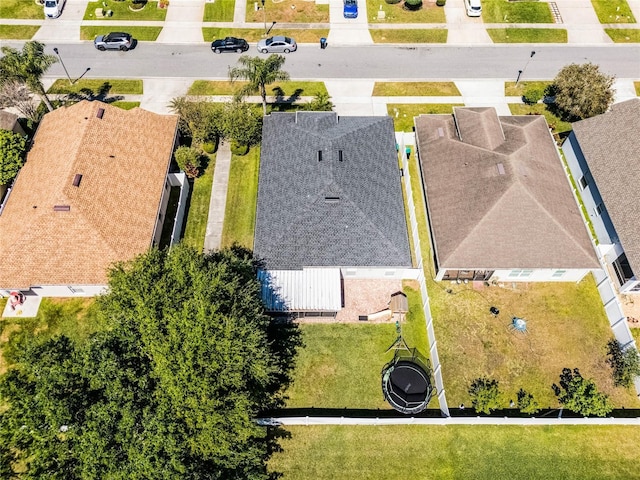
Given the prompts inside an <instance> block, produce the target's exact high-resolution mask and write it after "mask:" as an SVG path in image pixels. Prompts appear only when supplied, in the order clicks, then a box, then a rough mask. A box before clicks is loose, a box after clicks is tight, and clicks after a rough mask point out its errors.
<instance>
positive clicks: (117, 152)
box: [0, 101, 188, 297]
mask: <svg viewBox="0 0 640 480" xmlns="http://www.w3.org/2000/svg"><path fill="white" fill-rule="evenodd" d="M177 127H178V117H177V116H176V115H158V114H155V113H151V112H148V111H145V110H142V109H140V108H134V109H133V110H129V111H126V110H123V109H120V108H117V107H114V106H111V105H108V104H105V103H102V102H89V101H82V102H80V103H77V104H75V105H72V106H69V107H63V108H59V109H56V110H54V111H53V112H50V113H48V114H46V115H45V116H44V118H43V119H42V122H41V123H40V125H39V127H38V130H37V132H36V134H35V137H34V141H33V145H32V147H31V150H30V151H29V153H28V155H27V161H26V163H25V165H24V166H23V167H22V169H21V170H20V172H19V174H18V177H17V178H16V180H15V182H14V186H13V189H12V190H11V192H10V193H9V195H8V198H7V200H6V202H5V206H4V209H3V211H2V214H1V215H0V251H1V252H2V254H3V255H2V256H3V259H2V262H0V294H3V295H8V294H9V292H10V291H12V290H19V291H23V292H27V293H28V294H31V295H40V296H64V297H69V296H91V295H96V294H98V293H100V292H103V291H104V290H105V287H106V284H107V271H108V269H109V267H110V265H112V264H113V262H117V261H125V260H130V259H132V258H133V257H135V256H136V255H138V254H141V253H143V252H145V251H147V250H148V249H149V248H150V247H152V246H155V245H158V243H159V241H160V235H161V232H162V228H163V224H164V223H165V222H164V221H165V218H164V215H165V212H166V208H167V204H168V200H169V195H170V190H171V188H172V187H176V188H181V198H182V199H186V193H187V190H186V188H188V187H187V183H186V182H184V176H183V175H182V174H173V173H171V174H170V173H169V166H170V162H171V158H172V155H173V151H174V148H175V146H176V142H177ZM182 186H184V187H186V188H182ZM181 203H182V204H183V205H184V201H182V202H181ZM181 216H182V213H180V212H179V213H178V215H177V216H176V217H177V220H178V222H176V224H175V225H174V226H173V228H174V233H175V232H176V231H177V232H178V235H179V232H180V226H181V225H177V223H181ZM175 238H177V236H175Z"/></svg>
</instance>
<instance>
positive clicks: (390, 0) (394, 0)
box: [384, 0, 400, 5]
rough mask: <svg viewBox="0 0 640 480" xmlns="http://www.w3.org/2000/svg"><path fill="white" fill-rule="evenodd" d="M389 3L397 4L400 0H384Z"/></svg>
mask: <svg viewBox="0 0 640 480" xmlns="http://www.w3.org/2000/svg"><path fill="white" fill-rule="evenodd" d="M384 1H385V2H387V3H388V4H389V5H395V4H396V3H400V0H384Z"/></svg>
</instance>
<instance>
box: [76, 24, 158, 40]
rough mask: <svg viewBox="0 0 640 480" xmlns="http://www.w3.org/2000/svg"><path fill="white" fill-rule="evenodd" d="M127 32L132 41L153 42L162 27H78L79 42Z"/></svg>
mask: <svg viewBox="0 0 640 480" xmlns="http://www.w3.org/2000/svg"><path fill="white" fill-rule="evenodd" d="M112 31H113V32H115V31H120V32H127V33H129V34H131V35H132V36H133V38H134V39H136V40H138V41H141V42H154V41H155V40H156V39H157V38H158V35H160V32H161V31H162V27H130V26H119V25H109V26H107V27H85V26H81V27H80V40H93V39H94V38H96V37H97V36H98V35H106V34H107V33H109V32H112Z"/></svg>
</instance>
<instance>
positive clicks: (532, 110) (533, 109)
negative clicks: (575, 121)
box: [509, 103, 571, 134]
mask: <svg viewBox="0 0 640 480" xmlns="http://www.w3.org/2000/svg"><path fill="white" fill-rule="evenodd" d="M509 110H511V113H512V114H513V115H544V116H545V118H546V119H547V123H548V124H549V126H550V127H552V128H553V133H557V134H561V133H565V132H570V131H571V123H569V122H565V121H563V120H561V119H560V118H559V117H557V116H556V115H554V114H553V113H552V112H551V111H550V110H549V109H548V108H547V105H545V104H543V103H536V104H535V105H525V104H524V103H510V104H509Z"/></svg>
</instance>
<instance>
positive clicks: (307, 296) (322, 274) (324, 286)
mask: <svg viewBox="0 0 640 480" xmlns="http://www.w3.org/2000/svg"><path fill="white" fill-rule="evenodd" d="M258 279H259V280H260V283H261V294H262V301H263V303H264V305H265V308H266V309H267V311H271V312H287V311H288V312H300V311H328V312H337V311H339V310H341V309H342V287H341V283H340V269H339V268H304V269H302V270H259V271H258Z"/></svg>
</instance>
